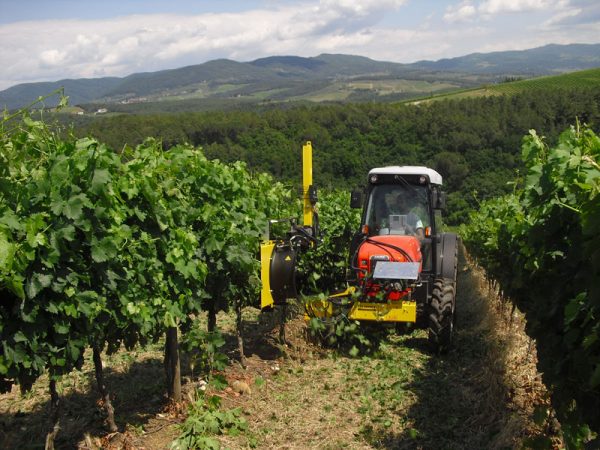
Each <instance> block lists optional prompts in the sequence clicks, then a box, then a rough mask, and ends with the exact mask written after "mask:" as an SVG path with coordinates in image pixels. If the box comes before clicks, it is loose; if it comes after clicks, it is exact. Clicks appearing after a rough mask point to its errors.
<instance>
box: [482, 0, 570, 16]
mask: <svg viewBox="0 0 600 450" xmlns="http://www.w3.org/2000/svg"><path fill="white" fill-rule="evenodd" d="M560 3H563V2H562V1H560V0H486V1H484V2H483V3H481V5H480V6H479V12H481V13H483V14H498V13H505V12H522V11H533V10H542V9H546V8H553V7H555V6H556V5H557V4H560Z"/></svg>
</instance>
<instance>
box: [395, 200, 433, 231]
mask: <svg viewBox="0 0 600 450" xmlns="http://www.w3.org/2000/svg"><path fill="white" fill-rule="evenodd" d="M394 206H395V208H394V209H395V210H396V212H397V213H398V214H405V215H406V223H407V232H408V233H410V234H412V235H415V236H417V237H418V238H419V239H423V238H424V237H425V232H424V231H423V221H422V220H421V218H420V217H419V216H418V215H417V214H416V213H415V212H414V211H413V209H414V201H413V198H412V196H409V195H407V194H406V193H401V194H398V195H397V196H396V203H395V205H394Z"/></svg>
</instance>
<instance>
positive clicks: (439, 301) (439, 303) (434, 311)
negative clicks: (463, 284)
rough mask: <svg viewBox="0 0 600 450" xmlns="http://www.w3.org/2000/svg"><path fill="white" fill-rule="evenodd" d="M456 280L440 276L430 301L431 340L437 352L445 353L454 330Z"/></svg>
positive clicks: (434, 285)
mask: <svg viewBox="0 0 600 450" xmlns="http://www.w3.org/2000/svg"><path fill="white" fill-rule="evenodd" d="M454 305H455V302H454V280H451V279H448V278H438V279H437V280H435V283H434V284H433V291H432V295H431V302H430V303H429V307H428V312H429V342H430V344H431V346H432V347H433V350H434V351H436V352H437V353H445V352H446V351H448V349H449V348H450V345H451V343H452V334H453V331H454Z"/></svg>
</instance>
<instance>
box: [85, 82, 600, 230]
mask: <svg viewBox="0 0 600 450" xmlns="http://www.w3.org/2000/svg"><path fill="white" fill-rule="evenodd" d="M599 105H600V87H598V88H581V89H564V90H556V89H553V90H538V89H536V90H531V91H525V92H522V93H519V94H516V95H512V96H490V97H483V98H465V99H454V100H451V99H448V100H442V101H435V102H429V103H420V104H416V105H415V104H381V103H364V104H349V105H348V104H345V105H341V104H321V105H314V106H307V105H302V106H298V107H293V108H289V109H288V108H273V109H270V110H266V111H228V112H202V113H181V114H158V115H157V114H153V115H115V116H112V117H104V118H99V119H94V120H93V121H91V122H85V123H80V124H79V125H78V126H77V127H76V129H75V132H76V133H77V134H78V135H80V136H86V135H92V136H94V137H96V138H98V139H99V140H100V141H102V142H106V143H107V144H109V145H110V146H112V147H113V148H115V149H120V148H123V146H124V145H125V144H129V145H136V144H139V143H141V142H143V140H144V139H145V138H146V137H148V136H152V137H155V138H157V139H160V140H161V141H162V143H163V145H164V146H165V147H166V148H169V147H172V146H175V145H178V144H181V143H184V142H188V143H190V144H192V145H194V146H202V147H203V149H204V152H205V154H206V156H207V157H208V158H211V159H219V160H221V161H223V162H234V161H245V162H246V163H247V164H248V166H249V168H250V169H251V170H253V171H256V172H268V173H270V174H272V175H273V176H274V177H275V178H277V179H279V180H284V181H290V180H293V181H295V182H296V180H298V179H299V174H300V173H301V167H300V161H299V160H298V158H296V157H295V156H294V155H295V154H296V152H297V146H298V145H299V143H301V142H304V141H307V140H310V141H312V142H313V145H314V147H315V150H316V151H315V155H314V159H315V161H314V177H315V182H316V183H317V184H318V185H319V186H323V187H337V188H344V189H349V188H352V187H356V186H361V185H363V184H364V182H365V179H366V173H367V172H368V170H369V169H371V168H373V167H378V166H383V165H404V164H419V165H426V166H429V167H433V168H435V169H436V170H438V171H439V172H440V173H441V174H442V175H443V176H444V183H445V185H446V190H447V191H448V192H449V193H450V195H449V202H448V204H449V215H448V221H449V223H460V222H462V221H464V219H465V217H466V213H467V211H469V210H471V209H473V208H475V207H476V206H477V204H478V202H479V201H481V200H483V199H486V198H491V197H495V196H498V195H502V194H505V193H508V192H509V191H510V190H511V187H510V186H507V184H506V183H507V181H510V180H513V179H514V178H515V176H516V172H517V171H518V170H522V169H523V164H522V162H521V160H520V158H519V147H520V144H521V140H522V137H523V136H524V135H525V134H527V132H528V131H529V130H530V129H536V130H540V132H542V133H543V134H544V136H545V137H546V139H547V141H548V142H549V143H552V142H555V141H556V139H557V137H558V135H559V133H560V132H561V131H562V130H564V129H565V128H567V127H568V126H569V124H571V123H574V122H575V120H579V121H580V122H582V123H587V124H589V125H590V126H591V128H592V129H594V130H596V131H597V130H598V129H599V128H600V107H599Z"/></svg>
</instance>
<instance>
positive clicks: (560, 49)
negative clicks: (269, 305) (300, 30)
mask: <svg viewBox="0 0 600 450" xmlns="http://www.w3.org/2000/svg"><path fill="white" fill-rule="evenodd" d="M593 67H600V44H594V45H591V44H572V45H547V46H545V47H540V48H536V49H531V50H524V51H511V52H494V53H485V54H480V53H475V54H471V55H466V56H462V57H459V58H452V59H442V60H439V61H420V62H417V63H413V64H399V63H392V62H382V61H375V60H372V59H370V58H366V57H363V56H352V55H332V54H323V55H319V56H317V57H311V58H303V57H298V56H273V57H268V58H261V59H257V60H255V61H251V62H236V61H231V60H227V59H219V60H214V61H209V62H206V63H204V64H198V65H191V66H187V67H182V68H178V69H171V70H162V71H158V72H148V73H137V74H132V75H129V76H127V77H123V78H117V77H111V78H98V79H79V80H60V81H56V82H43V83H27V84H20V85H17V86H13V87H11V88H9V89H6V90H4V91H1V92H0V107H6V108H8V109H14V108H18V107H22V106H25V105H27V104H29V103H30V102H31V101H33V100H35V99H36V98H38V97H39V96H43V95H46V94H48V93H50V92H52V91H53V90H55V89H57V88H59V87H64V89H65V93H66V94H67V95H68V96H69V97H70V101H71V104H74V105H77V104H81V105H83V104H88V103H94V104H96V105H97V104H106V105H112V106H111V110H114V109H115V108H114V105H125V106H126V105H135V106H131V107H130V108H129V109H130V110H132V111H140V110H144V109H154V110H156V109H160V106H158V107H154V106H153V107H151V108H150V107H148V108H145V106H144V105H147V104H150V103H152V104H155V103H157V102H158V103H160V102H164V101H169V103H172V102H178V101H183V100H185V101H186V102H187V103H186V104H187V105H194V104H198V103H201V102H202V101H208V100H209V99H210V104H213V105H218V104H219V102H222V101H227V102H228V103H231V101H239V102H243V103H244V104H249V103H260V102H272V101H275V102H282V101H290V100H293V101H297V100H302V101H364V100H369V101H398V100H404V99H407V98H415V97H419V96H424V95H431V94H434V93H439V92H447V91H450V90H456V89H461V88H462V89H464V88H469V87H475V86H478V85H481V84H484V83H495V82H497V81H499V80H501V79H502V78H504V77H507V76H524V77H531V76H539V75H547V74H553V73H560V72H569V71H575V70H582V69H588V68H593ZM140 104H142V106H140ZM118 109H122V108H121V107H119V108H118ZM126 109H127V108H126Z"/></svg>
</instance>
